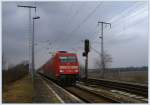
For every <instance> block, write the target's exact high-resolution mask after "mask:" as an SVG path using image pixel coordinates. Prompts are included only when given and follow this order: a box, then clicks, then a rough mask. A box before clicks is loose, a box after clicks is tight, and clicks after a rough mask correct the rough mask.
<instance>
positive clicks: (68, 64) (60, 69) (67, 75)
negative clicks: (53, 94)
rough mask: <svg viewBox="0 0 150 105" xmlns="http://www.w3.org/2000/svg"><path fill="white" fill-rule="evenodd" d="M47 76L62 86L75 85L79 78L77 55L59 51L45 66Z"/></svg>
mask: <svg viewBox="0 0 150 105" xmlns="http://www.w3.org/2000/svg"><path fill="white" fill-rule="evenodd" d="M43 70H44V71H43V73H44V75H45V76H47V77H50V78H52V79H54V80H57V81H58V82H59V83H60V84H62V85H74V84H75V83H76V80H78V78H79V62H78V59H77V55H76V54H74V53H68V52H66V51H58V52H56V53H55V55H53V56H52V58H51V59H50V60H48V62H47V63H46V64H45V65H44V66H43Z"/></svg>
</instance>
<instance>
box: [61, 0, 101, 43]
mask: <svg viewBox="0 0 150 105" xmlns="http://www.w3.org/2000/svg"><path fill="white" fill-rule="evenodd" d="M101 4H102V3H101V2H100V3H99V4H98V5H97V6H96V7H95V8H94V9H93V10H92V11H91V12H90V13H89V14H88V15H87V16H86V17H85V18H84V19H83V21H82V22H81V23H80V24H79V25H78V26H77V27H76V28H75V29H73V30H72V31H71V32H70V33H69V34H68V37H67V38H66V39H65V40H68V39H69V38H71V37H72V36H73V33H75V31H77V30H78V29H79V28H80V27H81V26H82V25H83V24H84V23H85V22H87V20H88V19H89V18H90V17H91V16H92V15H93V14H94V13H95V11H96V10H97V9H98V8H99V6H100V5H101ZM69 35H70V36H69ZM65 40H63V41H64V42H65Z"/></svg>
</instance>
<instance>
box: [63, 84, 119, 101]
mask: <svg viewBox="0 0 150 105" xmlns="http://www.w3.org/2000/svg"><path fill="white" fill-rule="evenodd" d="M65 89H66V90H67V91H69V92H71V93H72V94H74V95H76V96H77V97H79V98H80V99H82V100H84V101H85V102H87V103H120V101H117V100H114V99H111V98H109V97H106V96H103V95H100V94H97V93H95V92H92V91H89V90H87V89H85V88H81V87H78V86H72V87H66V88H65Z"/></svg>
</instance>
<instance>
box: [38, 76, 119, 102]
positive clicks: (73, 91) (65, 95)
mask: <svg viewBox="0 0 150 105" xmlns="http://www.w3.org/2000/svg"><path fill="white" fill-rule="evenodd" d="M40 75H41V77H42V78H43V79H44V80H45V81H46V82H47V83H48V84H49V85H50V86H51V87H52V89H54V91H55V92H56V93H57V94H58V95H59V96H60V97H61V98H62V100H64V103H120V102H119V101H117V100H113V99H111V98H109V97H105V96H103V95H100V94H96V93H94V92H92V91H89V90H87V89H84V88H81V87H78V86H71V87H61V86H59V85H58V84H55V83H54V82H53V81H52V80H50V79H49V78H47V77H45V76H44V75H42V74H40Z"/></svg>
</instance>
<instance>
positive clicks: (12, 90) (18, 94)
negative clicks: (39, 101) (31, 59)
mask: <svg viewBox="0 0 150 105" xmlns="http://www.w3.org/2000/svg"><path fill="white" fill-rule="evenodd" d="M32 98H33V85H32V81H31V78H30V76H29V75H27V76H25V77H23V78H21V79H20V80H17V81H15V82H13V83H9V84H7V85H5V86H4V90H3V93H2V102H3V103H31V102H32Z"/></svg>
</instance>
